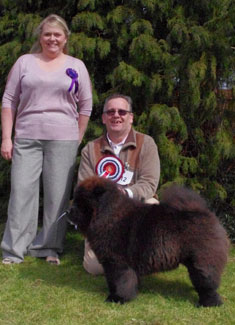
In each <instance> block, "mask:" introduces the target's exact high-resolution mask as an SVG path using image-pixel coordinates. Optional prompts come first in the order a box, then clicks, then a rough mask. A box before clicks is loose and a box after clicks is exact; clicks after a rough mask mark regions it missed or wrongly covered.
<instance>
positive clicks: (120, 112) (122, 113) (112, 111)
mask: <svg viewBox="0 0 235 325" xmlns="http://www.w3.org/2000/svg"><path fill="white" fill-rule="evenodd" d="M116 112H118V115H120V116H126V114H127V113H132V112H131V111H126V110H125V109H118V110H115V109H109V110H108V111H104V113H105V114H107V115H108V116H114V115H115V113H116Z"/></svg>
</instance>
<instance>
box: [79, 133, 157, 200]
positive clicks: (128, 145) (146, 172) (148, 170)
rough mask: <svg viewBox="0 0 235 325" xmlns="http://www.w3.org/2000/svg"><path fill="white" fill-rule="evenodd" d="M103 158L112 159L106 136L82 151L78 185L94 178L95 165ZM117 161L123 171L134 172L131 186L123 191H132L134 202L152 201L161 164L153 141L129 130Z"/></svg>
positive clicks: (89, 143)
mask: <svg viewBox="0 0 235 325" xmlns="http://www.w3.org/2000/svg"><path fill="white" fill-rule="evenodd" d="M105 155H115V154H114V152H113V150H112V148H111V147H110V145H109V143H108V140H107V138H106V136H105V135H102V136H101V137H100V138H98V139H95V140H94V141H91V142H88V144H87V145H86V146H85V147H84V148H83V150H82V156H81V162H80V165H79V170H78V182H79V183H80V182H81V181H83V180H84V179H86V178H87V177H89V176H93V175H95V174H96V172H95V168H96V164H97V162H98V161H99V159H100V158H101V157H103V156H105ZM119 159H121V161H122V162H123V164H124V166H125V168H128V170H130V171H133V172H134V174H133V178H132V181H131V183H130V184H129V185H128V186H127V187H126V188H129V189H130V190H131V191H132V193H133V196H134V198H136V199H149V198H151V197H153V195H154V194H155V192H156V190H157V186H158V182H159V177H160V160H159V156H158V149H157V145H156V143H155V142H154V140H153V138H151V137H150V136H149V135H146V134H143V133H140V132H137V131H135V130H134V129H131V131H130V133H129V135H128V137H127V139H126V141H125V143H124V145H123V147H122V149H121V151H120V154H119Z"/></svg>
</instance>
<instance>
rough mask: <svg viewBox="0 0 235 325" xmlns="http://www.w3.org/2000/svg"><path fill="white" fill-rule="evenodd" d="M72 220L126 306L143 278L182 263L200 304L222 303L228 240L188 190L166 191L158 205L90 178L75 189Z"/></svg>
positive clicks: (115, 295)
mask: <svg viewBox="0 0 235 325" xmlns="http://www.w3.org/2000/svg"><path fill="white" fill-rule="evenodd" d="M69 220H70V222H71V223H72V224H75V225H77V227H78V230H79V231H80V232H81V233H82V234H83V235H84V236H86V237H87V239H88V241H89V243H90V245H91V248H92V249H93V251H94V252H95V254H96V256H97V258H98V260H99V262H100V263H101V264H102V266H103V268H104V272H105V276H106V279H107V283H108V287H109V291H110V294H109V296H108V298H107V301H113V302H120V303H124V302H125V301H128V300H131V299H133V298H134V297H135V296H136V295H137V290H138V282H139V277H140V276H142V275H147V274H151V273H155V272H160V271H166V270H172V269H175V268H177V267H178V266H179V264H180V263H181V264H183V265H185V266H186V267H187V269H188V272H189V276H190V278H191V281H192V283H193V285H194V288H195V290H196V291H197V293H198V295H199V305H202V306H219V305H221V304H222V301H221V298H220V296H219V294H218V293H217V292H216V290H217V288H218V286H219V283H220V278H221V274H222V271H223V269H224V267H225V264H226V261H227V255H228V247H229V241H228V238H227V235H226V232H225V230H224V228H223V227H222V226H221V225H220V223H219V221H218V219H217V217H216V216H215V215H214V214H213V213H212V212H211V211H209V210H208V208H207V207H206V203H205V202H204V200H203V199H202V198H201V197H200V196H199V195H198V194H196V193H195V192H193V191H191V190H188V189H186V188H183V187H172V188H170V189H167V190H166V191H165V193H164V195H163V198H162V200H161V203H160V204H159V205H155V204H154V205H150V204H145V203H142V202H139V201H135V200H133V199H130V198H128V197H126V196H125V195H124V194H122V192H121V191H120V190H119V189H118V187H117V185H116V184H115V183H113V182H111V181H109V180H107V179H104V178H99V177H96V176H94V177H91V178H89V179H87V180H85V181H84V182H82V183H81V184H80V186H78V187H77V188H76V189H75V193H74V201H73V206H72V208H71V211H70V215H69Z"/></svg>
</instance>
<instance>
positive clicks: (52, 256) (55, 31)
mask: <svg viewBox="0 0 235 325" xmlns="http://www.w3.org/2000/svg"><path fill="white" fill-rule="evenodd" d="M37 33H38V41H37V42H36V43H35V44H34V46H33V48H32V50H31V54H25V55H22V56H21V57H20V58H19V59H18V60H17V61H16V63H15V64H14V65H13V67H12V69H11V71H10V73H9V76H8V80H7V84H6V88H5V92H4V95H3V99H2V113H1V118H2V145H1V155H2V157H3V158H4V159H6V160H12V167H11V194H10V200H9V206H8V219H7V224H6V228H5V232H4V236H3V240H2V243H1V248H2V253H3V260H2V263H3V264H11V263H21V262H23V260H24V256H25V255H27V254H28V255H31V256H35V257H45V258H46V260H47V262H49V263H53V264H57V265H58V264H60V260H59V255H58V254H59V253H62V251H63V241H64V237H65V231H66V220H65V218H61V219H59V216H60V215H61V214H62V212H63V211H64V210H65V209H66V208H67V207H68V203H69V197H70V193H71V186H72V180H73V173H74V167H75V162H76V156H77V149H78V146H79V143H80V142H81V140H82V138H83V135H84V133H85V131H86V128H87V123H88V121H89V117H90V114H91V110H92V90H91V82H90V78H89V74H88V72H87V69H86V67H85V65H84V63H83V62H82V61H81V60H79V59H76V58H74V57H71V56H69V55H67V42H68V38H69V33H70V32H69V29H68V27H67V25H66V22H65V21H64V20H63V19H62V18H61V17H59V16H57V15H54V14H52V15H50V16H48V17H47V18H45V19H44V20H43V21H42V22H41V24H40V25H39V26H38V28H37ZM13 128H14V143H12V135H13ZM41 174H42V181H43V226H42V228H41V229H40V231H39V232H38V233H37V226H38V207H39V187H40V184H39V180H40V176H41Z"/></svg>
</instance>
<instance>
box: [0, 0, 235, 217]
mask: <svg viewBox="0 0 235 325" xmlns="http://www.w3.org/2000/svg"><path fill="white" fill-rule="evenodd" d="M0 10H1V14H0V15H1V19H0V39H1V43H0V64H1V78H0V91H1V94H2V92H3V89H4V86H5V81H6V76H7V73H8V72H9V69H10V67H11V65H12V64H13V63H14V61H15V60H16V58H17V57H18V56H19V55H20V54H23V53H26V52H28V51H29V49H30V46H31V44H32V42H33V38H32V36H31V35H32V32H33V30H34V28H35V26H36V25H37V24H38V22H39V21H40V20H41V19H42V18H43V17H45V16H47V15H48V14H49V13H57V14H59V15H61V16H63V17H64V18H65V19H66V21H67V22H68V25H69V27H70V29H71V31H72V35H71V39H70V54H71V55H73V56H76V57H78V58H80V59H82V60H83V61H84V62H85V64H86V65H87V67H88V70H89V72H90V75H91V78H92V83H93V94H94V111H93V114H92V122H91V123H90V124H89V129H88V132H87V134H86V137H85V140H84V142H83V144H85V142H86V141H87V140H88V139H91V138H94V137H96V136H98V135H99V134H100V133H101V132H102V128H101V126H100V116H101V111H102V105H103V101H104V99H105V97H107V95H109V94H110V93H113V92H121V93H125V94H127V95H130V96H131V97H132V99H133V102H134V111H135V127H136V128H137V129H138V130H140V131H143V132H146V133H148V134H150V135H152V136H153V137H154V139H155V140H156V143H157V144H158V147H159V153H160V158H161V180H160V188H162V187H164V186H166V185H168V184H169V183H171V182H177V183H181V184H186V185H189V186H191V187H193V188H194V189H196V190H198V191H200V192H202V193H203V194H204V195H205V196H206V197H207V198H209V199H210V202H211V204H214V203H215V202H217V204H216V206H217V208H218V209H219V207H221V204H222V203H221V202H226V204H227V205H229V206H230V209H229V213H230V214H231V213H232V207H233V206H234V201H233V200H234V199H233V197H231V186H232V185H229V186H227V184H230V183H229V180H227V181H225V178H222V177H221V176H222V174H223V175H224V168H225V167H224V166H226V168H227V172H228V173H229V174H231V175H233V173H234V172H233V170H234V169H233V168H234V167H233V162H234V155H235V154H234V143H233V135H234V134H233V131H232V130H233V127H234V105H235V104H234V97H233V96H234V91H235V89H234V85H235V82H234V80H233V79H235V77H234V70H235V69H234V68H235V59H234V51H235V23H234V22H235V6H234V1H233V0H220V1H219V0H210V1H206V0H198V1H196V2H195V1H194V2H191V1H187V0H131V1H130V0H111V1H104V0H80V1H75V0H67V1H66V2H65V1H61V0H56V1H55V0H51V1H50V2H48V3H47V2H45V1H42V0H34V1H32V0H25V1H23V2H22V1H19V0H16V1H13V0H12V1H11V0H8V1H7V0H1V2H0ZM224 83H226V85H227V88H228V90H222V85H224ZM227 95H228V98H227V97H226V96H227ZM226 179H227V178H226ZM228 188H229V189H228ZM233 193H234V191H233ZM228 194H229V196H228Z"/></svg>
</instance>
